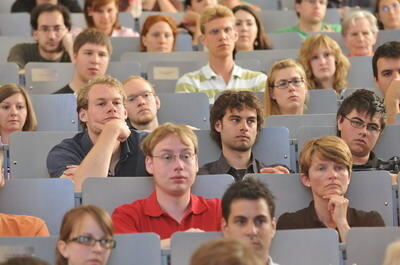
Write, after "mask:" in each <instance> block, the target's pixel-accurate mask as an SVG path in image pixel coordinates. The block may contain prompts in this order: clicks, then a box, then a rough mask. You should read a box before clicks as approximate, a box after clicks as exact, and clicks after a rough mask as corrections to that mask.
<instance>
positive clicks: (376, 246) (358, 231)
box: [0, 227, 400, 265]
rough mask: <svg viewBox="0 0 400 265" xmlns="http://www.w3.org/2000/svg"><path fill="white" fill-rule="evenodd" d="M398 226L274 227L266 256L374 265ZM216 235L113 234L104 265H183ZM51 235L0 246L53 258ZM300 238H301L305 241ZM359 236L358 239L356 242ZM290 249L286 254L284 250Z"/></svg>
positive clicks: (298, 263) (292, 263)
mask: <svg viewBox="0 0 400 265" xmlns="http://www.w3.org/2000/svg"><path fill="white" fill-rule="evenodd" d="M399 235H400V228H398V227H385V228H383V227H379V228H353V229H351V230H350V231H349V233H348V235H347V240H348V241H347V243H346V244H345V245H343V244H339V242H338V235H337V232H336V231H335V230H333V229H309V230H286V231H277V233H276V234H275V237H274V239H273V241H272V246H271V256H272V257H273V259H274V261H275V262H277V263H279V264H285V265H321V264H330V265H342V264H349V265H352V264H363V265H377V264H381V263H382V261H383V257H384V253H385V248H386V246H387V245H388V244H390V243H391V242H393V241H395V240H398V239H399ZM219 238H221V234H220V233H219V232H205V233H183V232H177V233H175V234H174V235H173V236H172V240H171V249H160V241H159V238H158V236H157V235H156V234H153V233H139V234H119V235H115V239H116V241H117V247H116V248H115V249H114V250H112V252H111V256H110V259H109V262H108V265H121V264H124V265H143V264H146V265H167V264H169V262H170V264H174V265H188V264H189V261H190V257H191V255H192V254H193V252H194V250H195V249H196V248H197V247H198V246H199V245H200V244H202V243H204V242H206V241H209V240H213V239H219ZM56 241H57V236H51V237H42V238H40V237H35V238H34V237H19V238H18V237H13V238H7V237H6V238H4V237H3V238H0V247H1V246H7V249H8V251H10V252H13V251H14V252H15V251H18V250H19V249H18V248H21V247H22V246H24V247H26V248H27V247H31V248H32V249H28V250H25V253H27V254H30V253H33V255H35V256H36V257H39V258H41V259H43V260H44V261H47V262H49V263H50V264H53V263H52V262H54V259H55V251H54V249H55V243H56ZM305 241H306V242H307V243H306V244H305ZM360 242H363V244H360ZM288 252H290V255H288Z"/></svg>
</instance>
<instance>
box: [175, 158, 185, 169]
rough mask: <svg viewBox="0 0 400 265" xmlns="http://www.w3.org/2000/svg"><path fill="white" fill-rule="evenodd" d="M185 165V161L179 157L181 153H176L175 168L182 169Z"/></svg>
mask: <svg viewBox="0 0 400 265" xmlns="http://www.w3.org/2000/svg"><path fill="white" fill-rule="evenodd" d="M183 167H184V162H183V161H182V159H180V158H179V155H175V159H174V168H175V170H182V169H183Z"/></svg>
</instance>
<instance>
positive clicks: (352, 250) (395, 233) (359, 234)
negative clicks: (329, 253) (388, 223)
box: [346, 227, 400, 265]
mask: <svg viewBox="0 0 400 265" xmlns="http://www.w3.org/2000/svg"><path fill="white" fill-rule="evenodd" d="M397 240H400V228H399V227H355V228H352V229H350V231H349V232H348V233H347V242H346V253H347V263H346V264H363V265H376V264H382V262H383V260H384V257H385V249H386V247H387V245H388V244H390V243H392V242H394V241H397Z"/></svg>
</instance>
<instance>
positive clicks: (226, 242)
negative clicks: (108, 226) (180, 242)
mask: <svg viewBox="0 0 400 265" xmlns="http://www.w3.org/2000/svg"><path fill="white" fill-rule="evenodd" d="M221 264H231V265H262V264H265V260H264V261H263V262H262V261H261V259H260V258H259V257H258V256H257V255H256V253H255V250H254V249H253V248H252V247H251V246H250V245H248V244H245V243H243V242H241V241H239V240H237V239H231V238H225V239H218V240H212V241H208V242H206V243H204V244H202V245H201V246H200V247H199V248H198V249H197V250H196V251H195V252H194V254H193V256H192V258H191V259H190V265H221Z"/></svg>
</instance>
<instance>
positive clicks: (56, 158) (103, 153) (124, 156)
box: [47, 76, 147, 191]
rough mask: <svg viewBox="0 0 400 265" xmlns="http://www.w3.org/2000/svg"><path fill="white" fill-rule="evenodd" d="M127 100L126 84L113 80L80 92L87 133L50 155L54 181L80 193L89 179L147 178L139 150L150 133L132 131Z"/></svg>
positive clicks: (80, 112)
mask: <svg viewBox="0 0 400 265" xmlns="http://www.w3.org/2000/svg"><path fill="white" fill-rule="evenodd" d="M125 98H126V95H125V93H124V91H123V88H122V84H121V83H120V82H119V81H118V80H116V79H114V78H112V77H109V76H104V77H99V78H97V79H95V80H93V81H92V82H90V83H89V84H88V85H87V86H85V87H83V88H81V89H79V91H78V95H77V106H78V107H77V111H78V115H79V119H80V121H81V124H82V125H83V126H84V127H85V131H83V132H81V133H78V134H76V135H75V136H74V137H73V138H70V139H65V140H63V141H62V142H61V143H60V144H58V145H56V146H55V147H53V149H52V150H51V151H50V152H49V154H48V156H47V169H48V171H49V175H50V176H51V177H53V178H54V177H66V178H70V179H72V180H73V181H74V184H75V190H76V191H80V190H81V187H82V183H83V182H84V181H85V179H86V178H89V177H103V178H105V177H109V176H110V177H111V176H146V175H147V172H146V170H145V165H144V156H143V153H142V152H141V151H140V148H139V144H140V142H141V140H142V138H143V137H144V136H145V135H146V133H144V132H138V131H135V130H130V129H129V128H128V126H127V124H126V122H125V119H126V118H127V112H126V109H125V107H124V100H125Z"/></svg>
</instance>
